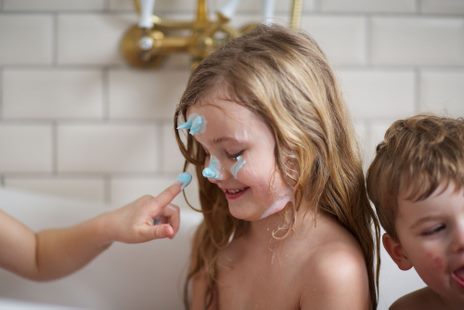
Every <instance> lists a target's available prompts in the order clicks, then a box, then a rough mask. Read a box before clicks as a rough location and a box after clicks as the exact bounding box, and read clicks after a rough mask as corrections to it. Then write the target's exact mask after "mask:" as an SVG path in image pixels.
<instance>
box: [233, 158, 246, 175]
mask: <svg viewBox="0 0 464 310" xmlns="http://www.w3.org/2000/svg"><path fill="white" fill-rule="evenodd" d="M245 164H246V161H245V159H243V156H241V155H240V156H239V157H238V158H237V162H236V163H235V164H234V165H233V166H232V168H231V169H230V173H232V175H233V176H234V178H237V175H238V173H239V171H240V170H241V169H242V168H243V166H245Z"/></svg>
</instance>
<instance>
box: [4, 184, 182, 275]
mask: <svg viewBox="0 0 464 310" xmlns="http://www.w3.org/2000/svg"><path fill="white" fill-rule="evenodd" d="M180 191H181V185H180V184H178V183H176V184H174V185H172V186H170V187H168V188H167V189H166V190H164V191H163V192H162V193H161V194H159V195H158V196H157V197H153V196H149V195H146V196H143V197H141V198H139V199H137V200H136V201H134V202H132V203H130V204H128V205H126V206H124V207H122V208H119V209H116V210H113V211H111V212H107V213H103V214H101V215H99V216H97V217H95V218H92V219H89V220H87V221H85V222H82V223H79V224H77V225H74V226H71V227H66V228H56V229H47V230H43V231H40V232H37V233H36V232H34V231H32V230H31V229H29V228H28V227H27V226H25V225H24V224H22V223H21V222H19V221H18V220H16V219H15V218H13V217H11V216H9V215H8V214H6V213H5V212H2V211H1V210H0V249H1V252H0V267H1V268H4V269H6V270H8V271H11V272H14V273H16V274H17V275H19V276H22V277H24V278H28V279H31V280H36V281H45V280H52V279H57V278H60V277H63V276H66V275H68V274H70V273H72V272H74V271H76V270H78V269H80V268H82V267H83V266H85V265H86V264H87V263H89V262H90V261H91V260H92V259H94V258H95V257H96V256H97V255H99V254H100V253H101V252H103V251H104V250H105V249H107V248H108V247H109V246H110V245H111V244H112V242H114V241H119V242H125V243H140V242H145V241H149V240H153V239H159V238H173V237H174V236H175V234H176V233H177V231H178V229H179V208H178V207H177V206H174V205H172V204H171V203H170V202H171V200H173V199H174V197H175V196H177V194H179V192H180ZM157 217H159V218H160V219H161V223H159V224H157V225H155V224H154V223H153V219H154V218H157Z"/></svg>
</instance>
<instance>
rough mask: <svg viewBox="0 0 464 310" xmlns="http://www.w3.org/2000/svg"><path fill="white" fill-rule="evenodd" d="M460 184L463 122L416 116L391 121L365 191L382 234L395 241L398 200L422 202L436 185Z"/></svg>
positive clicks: (463, 177)
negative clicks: (374, 210) (375, 212)
mask: <svg viewBox="0 0 464 310" xmlns="http://www.w3.org/2000/svg"><path fill="white" fill-rule="evenodd" d="M443 182H444V183H445V184H446V185H447V184H448V183H450V182H452V183H454V184H455V185H456V186H457V188H458V189H459V188H461V187H462V186H463V185H464V119H463V118H449V117H439V116H433V115H417V116H413V117H410V118H407V119H403V120H398V121H396V122H394V123H393V124H392V125H391V126H390V128H389V129H388V130H387V132H386V133H385V137H384V140H383V142H381V143H380V144H379V145H378V146H377V149H376V156H375V158H374V161H373V162H372V164H371V165H370V167H369V170H368V172H367V191H368V195H369V198H370V199H371V200H372V202H373V203H374V205H375V208H376V211H377V216H378V217H379V220H380V223H381V225H382V227H383V228H384V229H385V231H386V232H387V233H388V234H389V235H390V236H391V237H392V238H393V239H395V240H398V238H397V234H396V230H395V219H396V213H397V209H398V199H399V196H400V195H402V198H404V199H407V200H412V201H420V200H424V199H427V198H428V197H429V196H430V195H431V194H432V193H433V192H434V191H435V190H436V189H437V188H438V186H439V185H440V184H442V183H443Z"/></svg>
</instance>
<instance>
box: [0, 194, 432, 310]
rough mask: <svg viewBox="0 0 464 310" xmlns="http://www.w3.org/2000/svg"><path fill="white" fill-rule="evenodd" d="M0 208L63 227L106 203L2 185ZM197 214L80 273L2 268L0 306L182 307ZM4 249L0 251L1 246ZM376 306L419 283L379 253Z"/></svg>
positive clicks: (40, 224) (117, 248)
mask: <svg viewBox="0 0 464 310" xmlns="http://www.w3.org/2000/svg"><path fill="white" fill-rule="evenodd" d="M0 208H2V209H3V210H5V211H6V212H8V213H9V214H11V215H12V216H14V217H16V218H18V219H19V220H21V221H23V222H24V223H25V224H27V225H28V226H30V227H31V228H32V229H34V230H38V229H42V228H47V227H56V226H57V225H60V226H66V225H71V224H74V223H77V222H79V221H82V220H84V219H87V218H89V217H91V216H93V215H96V214H98V213H101V212H104V211H105V210H108V207H105V206H102V205H100V206H98V205H92V204H90V203H88V202H87V203H84V202H76V201H70V200H66V199H60V198H55V197H50V196H42V195H37V194H31V193H26V192H20V191H14V190H6V189H1V188H0ZM199 221H200V216H199V215H198V214H197V213H195V212H193V211H190V210H187V211H182V214H181V229H180V231H179V233H178V235H177V236H176V238H174V239H173V240H156V241H154V242H149V243H144V244H138V245H133V244H132V245H126V244H120V243H115V244H113V246H112V247H111V248H110V249H108V250H107V251H106V252H104V253H103V254H102V255H100V256H99V257H97V258H96V259H95V260H94V261H93V262H92V263H90V264H89V265H87V266H86V267H85V268H84V269H82V270H81V271H78V272H76V273H75V274H73V275H71V276H69V277H66V278H64V279H61V280H57V281H52V282H45V283H43V282H42V283H37V282H32V281H28V280H25V279H22V278H19V277H17V276H15V275H13V274H10V273H8V272H6V271H3V270H0V309H63V308H64V309H70V308H85V309H138V310H139V309H160V310H169V309H182V308H183V306H182V288H183V280H184V275H185V270H186V266H187V261H188V255H189V251H190V239H191V236H192V233H193V231H194V229H195V227H196V225H197V224H198V223H199ZM0 250H3V249H0ZM382 258H383V264H382V270H381V280H380V287H381V291H380V302H379V309H387V307H388V305H390V304H391V303H392V302H393V301H394V300H396V298H398V297H399V296H401V295H403V294H405V293H406V292H409V291H411V290H414V289H417V288H419V287H422V286H423V284H422V282H421V280H420V279H419V277H418V276H417V275H416V274H415V272H414V271H408V272H402V271H400V270H398V268H397V267H396V266H395V265H394V264H393V263H392V261H391V259H390V258H389V257H387V255H385V252H382Z"/></svg>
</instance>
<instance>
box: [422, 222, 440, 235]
mask: <svg viewBox="0 0 464 310" xmlns="http://www.w3.org/2000/svg"><path fill="white" fill-rule="evenodd" d="M445 228H446V225H444V224H440V225H437V226H434V227H432V228H430V229H427V230H425V231H423V232H422V233H421V235H422V236H431V235H434V234H436V233H439V232H440V231H442V230H443V229H445Z"/></svg>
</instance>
